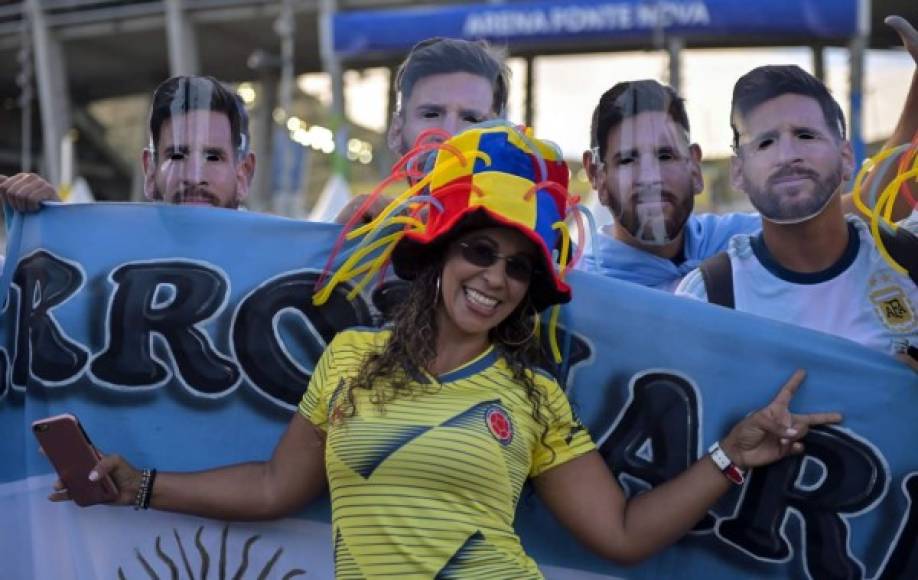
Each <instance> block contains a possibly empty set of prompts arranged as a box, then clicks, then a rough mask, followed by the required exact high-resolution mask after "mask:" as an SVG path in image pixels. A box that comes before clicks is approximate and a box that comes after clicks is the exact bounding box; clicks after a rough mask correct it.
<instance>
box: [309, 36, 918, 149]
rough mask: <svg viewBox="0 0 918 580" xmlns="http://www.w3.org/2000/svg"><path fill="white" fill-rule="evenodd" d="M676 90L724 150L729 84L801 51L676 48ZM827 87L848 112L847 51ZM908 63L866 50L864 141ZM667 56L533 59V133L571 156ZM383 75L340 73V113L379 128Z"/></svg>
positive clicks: (320, 92) (882, 126) (703, 131)
mask: <svg viewBox="0 0 918 580" xmlns="http://www.w3.org/2000/svg"><path fill="white" fill-rule="evenodd" d="M682 58H683V60H682V78H683V87H682V95H683V97H684V98H685V99H686V107H687V110H688V114H689V119H690V122H691V124H692V137H693V140H695V141H696V142H698V143H700V144H701V146H702V148H703V150H704V152H705V156H706V157H709V158H718V157H725V156H728V155H729V154H730V149H729V144H730V126H729V122H728V114H729V109H730V95H731V91H732V88H733V83H734V82H735V81H736V79H737V78H739V77H740V76H741V75H742V74H744V73H745V72H748V71H749V70H750V69H751V68H753V67H756V66H759V65H763V64H797V65H799V66H801V67H803V68H804V69H806V70H808V71H810V72H812V71H813V65H812V60H813V59H812V53H811V51H810V50H809V49H806V48H800V49H793V48H791V49H704V50H701V49H691V50H685V51H684V52H683V57H682ZM509 62H510V66H511V70H512V71H513V78H512V86H511V90H510V106H509V117H510V120H511V121H514V122H520V121H522V118H523V102H524V101H523V99H524V86H525V67H524V65H523V62H522V61H521V60H520V59H512V58H511V59H510V61H509ZM825 65H826V77H827V84H828V85H829V88H830V89H831V90H832V92H833V94H834V95H835V97H836V99H838V101H839V102H840V103H841V105H842V107H843V108H844V109H845V112H846V114H847V113H848V75H849V67H848V52H847V50H845V49H827V50H826V51H825ZM914 66H915V65H914V63H913V61H912V59H911V57H910V56H909V55H908V54H907V53H905V51H904V50H896V51H879V50H873V51H869V52H868V55H867V62H866V83H865V88H864V117H863V118H864V134H865V137H866V139H867V140H875V139H882V138H884V137H886V136H888V135H889V133H890V132H891V131H892V128H893V126H894V125H895V122H896V119H897V118H898V114H899V111H900V110H901V108H902V104H903V103H904V102H905V94H906V92H907V90H908V84H909V81H910V79H911V74H912V71H913V70H914ZM666 69H667V59H666V56H665V54H663V53H661V52H631V53H615V54H594V55H578V56H544V57H539V58H537V59H536V62H535V74H534V77H535V78H534V82H535V91H536V95H535V107H536V108H535V119H534V125H535V132H536V135H538V136H539V137H542V138H546V139H550V140H552V141H554V142H556V143H557V144H558V145H560V146H561V149H562V151H563V152H564V154H565V157H567V158H569V159H578V158H579V157H580V155H581V152H582V151H583V150H584V149H587V148H588V147H589V120H590V115H591V114H592V110H593V107H594V106H595V104H596V102H597V101H598V99H599V96H600V95H601V94H602V93H603V92H604V91H605V90H606V89H608V88H610V87H611V86H612V85H613V84H615V83H616V82H619V81H623V80H634V79H643V78H652V79H657V80H660V81H664V80H665V78H666V74H667V73H666ZM323 76H324V75H306V76H305V77H303V78H301V79H300V80H299V83H298V84H299V86H300V88H302V89H303V90H305V91H306V92H308V93H310V94H314V95H316V96H317V97H319V98H320V99H321V100H323V101H325V102H330V94H329V92H328V86H329V84H328V81H327V79H325V78H323ZM387 82H388V73H387V72H386V70H385V69H369V70H366V71H362V72H357V71H348V73H346V75H345V85H346V100H347V114H348V117H349V118H350V119H351V120H352V121H353V122H355V123H357V124H360V125H363V126H365V127H367V128H370V129H373V130H377V131H382V130H384V129H385V125H386V110H387V102H386V99H387Z"/></svg>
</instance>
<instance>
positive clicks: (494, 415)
mask: <svg viewBox="0 0 918 580" xmlns="http://www.w3.org/2000/svg"><path fill="white" fill-rule="evenodd" d="M484 419H485V425H487V427H488V431H490V432H491V435H492V436H493V437H494V438H495V439H497V441H498V442H499V443H500V444H501V445H510V442H511V441H513V421H512V420H511V419H510V415H509V414H507V411H505V410H504V408H503V407H500V406H498V405H491V406H490V407H488V408H487V409H485V414H484Z"/></svg>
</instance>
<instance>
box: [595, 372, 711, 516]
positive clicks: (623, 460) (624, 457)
mask: <svg viewBox="0 0 918 580" xmlns="http://www.w3.org/2000/svg"><path fill="white" fill-rule="evenodd" d="M700 428H701V426H700V425H699V423H698V396H697V393H696V389H695V385H694V384H692V383H691V381H689V379H687V378H685V377H682V376H679V375H676V374H673V373H672V372H658V371H654V372H646V373H641V374H637V375H635V376H634V377H633V378H632V379H631V400H630V401H629V402H628V404H627V405H625V408H624V409H623V410H622V413H621V415H619V418H618V419H617V420H616V422H615V423H614V424H613V427H612V429H611V431H610V432H608V433H607V434H606V435H604V436H603V437H600V439H599V441H601V442H602V443H601V444H600V446H599V453H600V455H602V457H603V459H604V460H605V462H606V465H608V466H609V468H610V469H611V470H612V472H613V473H614V474H615V475H616V476H618V477H621V476H623V475H624V476H628V477H631V478H635V479H638V480H640V481H643V482H644V483H647V484H648V485H650V486H652V487H656V486H658V485H660V484H662V483H664V482H666V481H668V480H670V479H672V478H673V477H675V476H677V475H679V474H680V473H682V472H683V471H685V470H686V469H687V468H688V467H689V465H691V464H692V463H694V462H695V461H696V460H697V458H698V452H699V449H698V440H699V437H700V436H699V431H700ZM624 484H625V482H623V485H624ZM713 527H714V520H713V518H711V516H710V515H706V516H705V517H704V518H703V519H702V520H701V521H700V522H698V524H697V525H696V526H695V528H694V529H695V531H708V530H710V529H711V528H713Z"/></svg>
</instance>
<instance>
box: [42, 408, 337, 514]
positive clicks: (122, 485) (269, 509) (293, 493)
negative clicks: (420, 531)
mask: <svg viewBox="0 0 918 580" xmlns="http://www.w3.org/2000/svg"><path fill="white" fill-rule="evenodd" d="M93 473H94V474H95V475H96V478H95V480H99V479H101V478H102V477H104V476H105V475H109V476H111V477H112V479H113V480H114V482H115V485H116V486H117V487H118V497H117V499H115V501H114V502H112V503H114V504H117V505H134V503H135V499H136V497H137V491H138V489H139V487H140V483H141V472H140V471H139V470H137V469H135V468H134V467H133V466H131V465H130V464H129V463H128V462H127V461H125V460H124V459H123V458H121V457H119V456H117V455H106V456H104V457H103V458H102V460H101V461H100V462H99V464H98V465H97V466H96V467H95V469H94V472H93ZM90 478H92V474H91V475H90ZM325 485H326V479H325V437H324V434H323V433H322V432H321V431H320V430H319V429H318V428H317V427H315V426H314V425H313V424H312V423H310V422H309V421H308V420H307V419H305V418H304V417H303V416H302V415H301V414H300V413H295V414H294V416H293V418H292V419H291V420H290V424H289V425H288V426H287V430H286V431H285V432H284V435H283V437H281V440H280V442H279V443H278V444H277V447H276V448H275V449H274V454H273V455H272V456H271V459H269V460H268V461H261V462H251V463H241V464H238V465H232V466H228V467H221V468H217V469H211V470H207V471H200V472H196V473H158V474H157V476H156V479H155V482H154V484H153V488H152V496H151V500H150V507H152V508H154V509H157V510H162V511H170V512H178V513H184V514H192V515H197V516H203V517H208V518H215V519H222V520H267V519H275V518H278V517H281V516H284V515H286V514H289V513H292V512H295V511H296V510H298V509H300V508H302V507H303V506H304V505H305V504H307V503H309V502H310V501H312V500H313V499H314V498H316V497H317V496H318V495H319V494H320V493H321V492H322V491H323V490H324V489H325ZM55 490H56V491H54V492H53V493H52V494H51V496H50V497H49V499H51V500H52V501H65V500H68V499H70V497H69V495H68V494H67V490H66V489H63V488H62V487H61V483H60V482H58V483H57V484H56V485H55Z"/></svg>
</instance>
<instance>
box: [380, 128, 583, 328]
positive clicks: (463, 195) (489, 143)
mask: <svg viewBox="0 0 918 580" xmlns="http://www.w3.org/2000/svg"><path fill="white" fill-rule="evenodd" d="M569 173H570V172H569V170H568V167H567V164H566V163H565V162H564V160H563V159H562V158H561V156H560V154H559V152H558V150H557V148H555V147H554V146H553V145H551V144H550V143H547V142H545V141H541V140H538V139H534V138H532V137H529V136H527V135H526V134H525V133H524V132H522V131H519V130H517V129H515V128H513V127H508V126H495V127H484V128H474V129H470V130H468V131H465V132H464V133H461V134H459V135H457V136H456V137H453V138H452V139H450V140H448V141H446V143H445V144H444V146H443V147H442V148H441V149H440V150H439V151H438V153H437V157H436V163H435V164H434V166H433V170H432V171H431V172H430V176H431V179H430V185H429V195H430V197H431V201H430V202H428V204H427V205H428V207H426V208H425V209H426V212H427V216H426V220H425V223H424V224H423V227H416V228H408V229H407V230H406V231H405V235H404V237H403V238H402V239H401V240H399V242H398V243H397V244H396V246H395V248H394V249H393V252H392V266H393V268H394V270H395V273H396V274H397V275H398V276H399V277H400V278H404V279H408V280H410V279H412V278H414V276H415V275H416V273H417V271H418V270H419V269H420V267H421V266H422V265H423V264H425V263H427V261H428V260H429V259H430V258H431V257H432V255H434V254H439V253H440V252H441V251H442V250H443V248H444V246H445V244H447V243H448V242H450V241H451V240H453V239H455V238H456V237H457V236H458V235H459V234H461V233H462V232H465V231H468V230H470V229H479V228H483V227H489V226H504V227H510V228H513V229H516V230H517V231H519V232H521V233H522V234H523V235H525V236H526V237H527V238H529V240H531V241H532V242H533V244H535V246H536V247H537V248H538V250H539V253H540V255H541V258H542V262H543V264H542V265H543V267H542V268H541V269H540V270H541V272H540V273H539V274H538V275H537V276H535V277H534V278H533V280H532V282H531V284H530V289H529V291H530V297H531V299H532V303H533V305H534V306H535V307H536V309H537V310H543V309H544V308H546V307H548V306H551V305H553V304H560V303H566V302H569V301H570V299H571V289H570V286H568V285H567V283H565V282H564V280H563V279H562V277H561V276H560V273H559V272H558V271H557V267H556V265H555V262H554V259H553V253H554V251H555V250H556V249H557V250H559V251H560V250H561V248H560V245H561V244H559V242H560V241H561V238H562V234H561V232H560V231H559V224H563V223H564V218H565V217H566V215H567V211H568V193H567V185H568V176H569ZM434 200H435V201H436V202H438V203H434Z"/></svg>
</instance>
